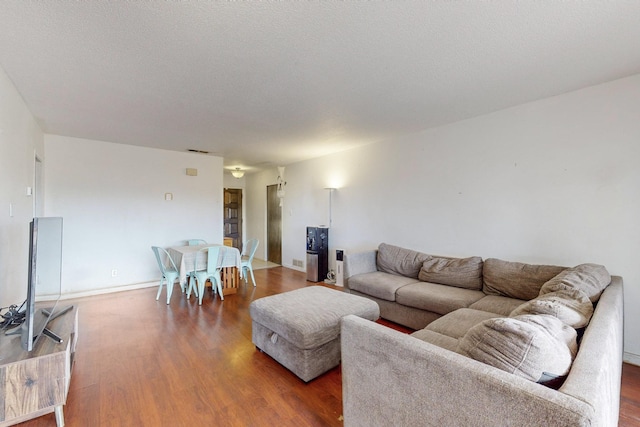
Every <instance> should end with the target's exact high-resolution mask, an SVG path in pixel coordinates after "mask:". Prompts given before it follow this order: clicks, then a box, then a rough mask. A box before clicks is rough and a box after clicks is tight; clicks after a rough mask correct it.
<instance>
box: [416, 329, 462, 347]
mask: <svg viewBox="0 0 640 427" xmlns="http://www.w3.org/2000/svg"><path fill="white" fill-rule="evenodd" d="M411 336H412V337H414V338H417V339H419V340H422V341H426V342H428V343H431V344H433V345H437V346H438V347H442V348H446V349H447V350H449V351H456V349H457V348H458V339H457V338H451V337H450V336H447V335H442V334H439V333H438V332H433V331H430V330H428V329H420V330H418V331H415V332H414V333H412V334H411Z"/></svg>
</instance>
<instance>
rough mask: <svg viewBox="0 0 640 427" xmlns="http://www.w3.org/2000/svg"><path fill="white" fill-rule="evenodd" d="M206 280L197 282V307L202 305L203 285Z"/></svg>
mask: <svg viewBox="0 0 640 427" xmlns="http://www.w3.org/2000/svg"><path fill="white" fill-rule="evenodd" d="M205 282H206V280H198V305H202V297H203V296H204V284H205Z"/></svg>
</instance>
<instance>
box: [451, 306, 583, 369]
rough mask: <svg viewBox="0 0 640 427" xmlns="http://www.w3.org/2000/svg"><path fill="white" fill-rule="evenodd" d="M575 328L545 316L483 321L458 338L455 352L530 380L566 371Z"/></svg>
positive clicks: (572, 354) (568, 367)
mask: <svg viewBox="0 0 640 427" xmlns="http://www.w3.org/2000/svg"><path fill="white" fill-rule="evenodd" d="M577 347H578V346H577V343H576V331H575V329H573V328H572V327H570V326H567V325H565V324H563V323H562V322H561V321H560V320H558V319H557V318H555V317H553V316H548V315H544V314H543V315H530V314H528V315H522V316H517V317H505V318H496V319H489V320H485V321H484V322H481V323H479V324H478V325H476V326H474V327H473V328H471V329H469V331H468V332H467V333H466V334H465V335H464V336H463V337H462V338H460V341H459V342H458V349H457V351H458V353H460V354H463V355H465V356H468V357H471V358H473V359H475V360H478V361H480V362H483V363H486V364H488V365H491V366H494V367H496V368H498V369H502V370H503V371H506V372H509V373H512V374H514V375H518V376H520V377H523V378H526V379H528V380H531V381H536V382H544V381H546V380H548V379H549V378H557V377H561V376H564V375H567V374H568V373H569V369H570V367H571V363H572V362H573V358H574V357H575V355H576V352H577Z"/></svg>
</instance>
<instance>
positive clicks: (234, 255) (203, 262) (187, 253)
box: [167, 244, 242, 285]
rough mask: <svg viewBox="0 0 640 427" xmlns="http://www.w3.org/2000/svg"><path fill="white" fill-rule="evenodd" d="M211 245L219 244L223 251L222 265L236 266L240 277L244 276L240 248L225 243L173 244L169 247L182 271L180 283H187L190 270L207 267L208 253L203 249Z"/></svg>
mask: <svg viewBox="0 0 640 427" xmlns="http://www.w3.org/2000/svg"><path fill="white" fill-rule="evenodd" d="M211 246H219V247H220V252H221V257H222V259H221V264H220V266H221V267H223V268H224V267H236V268H237V269H238V273H239V274H240V277H242V269H241V263H242V257H241V256H240V251H239V250H238V248H233V247H229V246H224V245H211V244H208V245H193V246H171V247H169V248H168V249H167V251H168V252H169V255H170V256H171V259H173V262H175V263H176V267H178V271H179V273H180V276H179V277H180V283H182V284H185V285H186V284H187V278H188V275H189V273H190V272H192V271H194V270H206V269H207V253H208V251H206V250H205V251H202V250H201V249H204V248H208V247H211Z"/></svg>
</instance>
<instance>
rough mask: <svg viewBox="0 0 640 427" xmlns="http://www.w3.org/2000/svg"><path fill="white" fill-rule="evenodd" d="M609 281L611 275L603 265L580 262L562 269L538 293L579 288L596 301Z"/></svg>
mask: <svg viewBox="0 0 640 427" xmlns="http://www.w3.org/2000/svg"><path fill="white" fill-rule="evenodd" d="M609 283H611V275H610V274H609V272H608V271H607V269H606V268H605V267H604V266H602V265H598V264H580V265H578V266H575V267H573V268H568V269H566V270H564V271H562V272H561V273H559V274H558V275H556V276H555V277H553V278H551V279H550V280H549V281H547V282H546V283H545V284H544V285H543V286H542V288H541V289H540V295H543V294H546V293H549V292H554V291H558V290H561V289H580V290H582V291H583V292H584V293H586V294H587V296H588V297H589V299H590V300H591V301H592V302H596V301H598V298H600V294H602V291H603V290H604V288H606V287H607V285H609Z"/></svg>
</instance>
